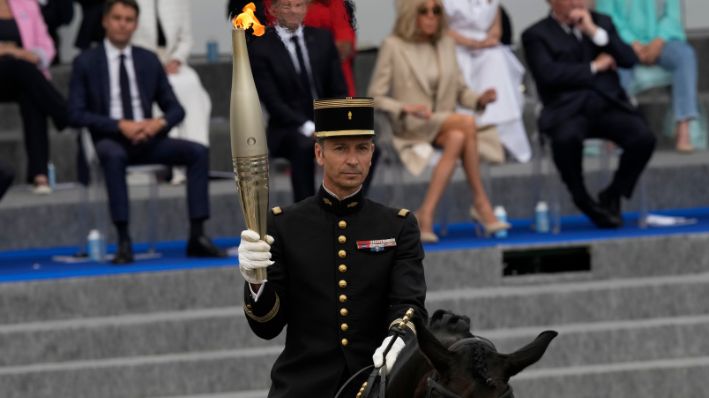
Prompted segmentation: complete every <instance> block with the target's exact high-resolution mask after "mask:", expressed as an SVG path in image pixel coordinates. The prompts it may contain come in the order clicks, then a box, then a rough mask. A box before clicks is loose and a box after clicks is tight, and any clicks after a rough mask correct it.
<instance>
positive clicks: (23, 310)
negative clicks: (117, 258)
mask: <svg viewBox="0 0 709 398" xmlns="http://www.w3.org/2000/svg"><path fill="white" fill-rule="evenodd" d="M242 286H243V279H242V278H241V275H240V274H239V272H238V270H237V269H236V268H235V267H215V268H208V269H193V270H183V271H170V272H146V273H134V274H123V275H113V276H107V277H98V278H77V279H59V280H50V281H39V282H21V283H4V284H0V297H1V299H0V325H10V324H19V323H35V322H45V321H50V320H77V319H82V318H95V317H111V316H117V315H125V314H149V313H153V312H165V311H180V310H186V309H192V310H196V309H214V308H224V307H233V306H240V305H241V303H242V298H241V295H242Z"/></svg>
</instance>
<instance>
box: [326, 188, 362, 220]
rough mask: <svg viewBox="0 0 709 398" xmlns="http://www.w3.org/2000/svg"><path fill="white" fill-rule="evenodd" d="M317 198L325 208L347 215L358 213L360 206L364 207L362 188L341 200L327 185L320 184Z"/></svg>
mask: <svg viewBox="0 0 709 398" xmlns="http://www.w3.org/2000/svg"><path fill="white" fill-rule="evenodd" d="M317 198H318V203H319V204H320V206H322V208H323V209H325V210H327V211H329V212H332V213H335V214H337V215H347V214H353V213H356V212H357V211H359V209H360V208H362V204H363V203H362V202H363V200H364V195H363V193H362V189H360V190H359V191H358V192H357V193H355V194H354V195H352V196H349V197H347V198H345V199H342V200H340V199H338V198H337V197H336V196H335V195H333V194H331V193H330V192H328V191H327V190H326V189H325V187H323V186H322V185H320V191H318V195H317Z"/></svg>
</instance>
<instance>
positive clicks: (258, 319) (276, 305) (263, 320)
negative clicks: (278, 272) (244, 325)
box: [244, 293, 281, 323]
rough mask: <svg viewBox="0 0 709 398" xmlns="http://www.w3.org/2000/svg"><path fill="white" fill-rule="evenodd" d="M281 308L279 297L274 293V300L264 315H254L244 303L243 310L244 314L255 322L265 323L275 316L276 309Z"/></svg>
mask: <svg viewBox="0 0 709 398" xmlns="http://www.w3.org/2000/svg"><path fill="white" fill-rule="evenodd" d="M280 309H281V298H280V297H278V293H276V302H275V303H274V304H273V308H271V310H270V311H268V312H267V313H266V315H263V316H258V315H254V313H253V311H251V309H250V308H249V307H247V306H246V304H244V312H245V313H246V316H248V317H249V318H251V319H253V320H254V321H256V322H259V323H266V322H268V321H270V320H271V319H273V318H275V316H276V314H278V310H280Z"/></svg>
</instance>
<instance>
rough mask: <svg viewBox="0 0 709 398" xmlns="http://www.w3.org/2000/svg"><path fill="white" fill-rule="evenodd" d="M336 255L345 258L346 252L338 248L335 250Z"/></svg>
mask: <svg viewBox="0 0 709 398" xmlns="http://www.w3.org/2000/svg"><path fill="white" fill-rule="evenodd" d="M337 255H338V256H340V258H345V257H347V252H346V251H344V250H340V251H338V252H337Z"/></svg>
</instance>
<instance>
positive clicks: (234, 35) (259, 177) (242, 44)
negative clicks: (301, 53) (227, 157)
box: [229, 3, 268, 279]
mask: <svg viewBox="0 0 709 398" xmlns="http://www.w3.org/2000/svg"><path fill="white" fill-rule="evenodd" d="M255 10H256V6H254V3H249V4H247V5H246V6H244V8H243V10H242V11H243V12H242V13H241V14H239V15H237V16H236V17H235V18H234V19H233V21H232V22H233V29H232V32H231V40H232V50H233V53H232V74H231V104H230V107H229V119H230V120H229V127H230V132H231V154H232V160H233V164H234V180H235V181H236V189H237V191H238V192H239V195H240V197H241V211H242V212H243V214H244V220H245V221H246V226H247V228H249V229H252V230H254V231H256V232H258V233H259V235H261V238H262V239H263V238H265V236H266V216H267V214H268V147H267V146H266V130H265V129H264V127H263V116H262V113H261V104H260V103H259V97H258V93H257V92H256V84H255V83H254V77H253V75H252V73H251V64H250V63H249V53H248V50H247V48H246V29H248V28H250V27H251V28H253V31H254V35H256V36H261V35H263V33H264V31H265V28H264V26H263V25H261V24H260V23H259V21H258V19H256V17H255V16H254V11H255ZM258 272H260V274H257V278H260V279H266V270H265V269H262V270H259V271H258Z"/></svg>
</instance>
